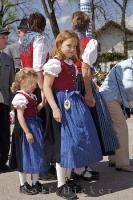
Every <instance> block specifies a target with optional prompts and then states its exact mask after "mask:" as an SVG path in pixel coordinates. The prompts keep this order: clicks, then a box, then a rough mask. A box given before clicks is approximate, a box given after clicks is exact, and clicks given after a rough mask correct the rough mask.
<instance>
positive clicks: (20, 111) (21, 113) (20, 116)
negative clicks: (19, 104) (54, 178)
mask: <svg viewBox="0 0 133 200" xmlns="http://www.w3.org/2000/svg"><path fill="white" fill-rule="evenodd" d="M17 117H18V121H19V123H20V126H21V128H22V129H23V131H24V133H25V136H26V139H27V141H28V142H29V143H30V144H32V143H34V138H33V135H32V133H31V132H30V130H29V129H28V127H27V124H26V121H25V119H24V109H23V108H17Z"/></svg>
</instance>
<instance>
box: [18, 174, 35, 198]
mask: <svg viewBox="0 0 133 200" xmlns="http://www.w3.org/2000/svg"><path fill="white" fill-rule="evenodd" d="M19 180H20V187H19V192H20V193H23V194H27V195H33V194H37V192H34V191H33V190H32V187H31V186H30V185H29V184H28V183H27V180H26V173H23V172H19Z"/></svg>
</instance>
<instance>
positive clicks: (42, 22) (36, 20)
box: [28, 12, 46, 33]
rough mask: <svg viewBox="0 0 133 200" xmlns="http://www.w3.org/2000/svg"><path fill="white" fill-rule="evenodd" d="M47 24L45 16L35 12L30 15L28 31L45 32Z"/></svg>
mask: <svg viewBox="0 0 133 200" xmlns="http://www.w3.org/2000/svg"><path fill="white" fill-rule="evenodd" d="M45 26H46V19H45V17H44V16H43V15H42V14H41V13H39V12H35V13H32V14H31V15H30V16H29V19H28V31H34V32H39V33H40V32H43V31H44V29H45Z"/></svg>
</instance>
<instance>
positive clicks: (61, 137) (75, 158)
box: [45, 91, 102, 168]
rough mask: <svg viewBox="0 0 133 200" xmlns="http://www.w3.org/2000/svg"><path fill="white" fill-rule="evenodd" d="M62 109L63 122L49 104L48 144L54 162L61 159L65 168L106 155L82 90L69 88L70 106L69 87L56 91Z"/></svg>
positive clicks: (48, 153) (90, 161) (95, 160)
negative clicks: (57, 120) (55, 118)
mask: <svg viewBox="0 0 133 200" xmlns="http://www.w3.org/2000/svg"><path fill="white" fill-rule="evenodd" d="M54 95H55V98H56V102H57V104H58V106H59V109H60V110H61V113H62V122H61V123H57V122H56V121H55V120H54V119H53V117H52V114H51V109H50V107H49V105H47V106H46V111H47V112H46V115H47V121H46V131H45V134H46V136H45V148H46V151H47V152H46V157H47V158H48V160H49V161H50V162H58V163H60V165H61V166H62V167H64V168H78V167H83V166H86V165H90V164H93V163H96V162H98V161H100V160H101V159H102V152H101V147H100V142H99V139H98V134H97V131H96V128H95V125H94V122H93V119H92V117H91V113H90V111H89V108H88V106H87V105H86V104H85V102H84V100H83V99H82V96H81V95H80V94H79V92H78V91H68V92H67V98H68V99H69V101H70V104H71V106H70V109H69V110H66V109H65V108H64V101H65V100H66V92H65V91H57V92H55V93H54Z"/></svg>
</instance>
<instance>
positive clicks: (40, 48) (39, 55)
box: [33, 35, 48, 72]
mask: <svg viewBox="0 0 133 200" xmlns="http://www.w3.org/2000/svg"><path fill="white" fill-rule="evenodd" d="M47 56H48V47H47V43H46V38H45V36H44V35H40V36H37V37H36V38H35V40H34V42H33V69H34V71H36V72H39V71H42V68H43V65H44V64H45V62H46V59H47Z"/></svg>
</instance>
